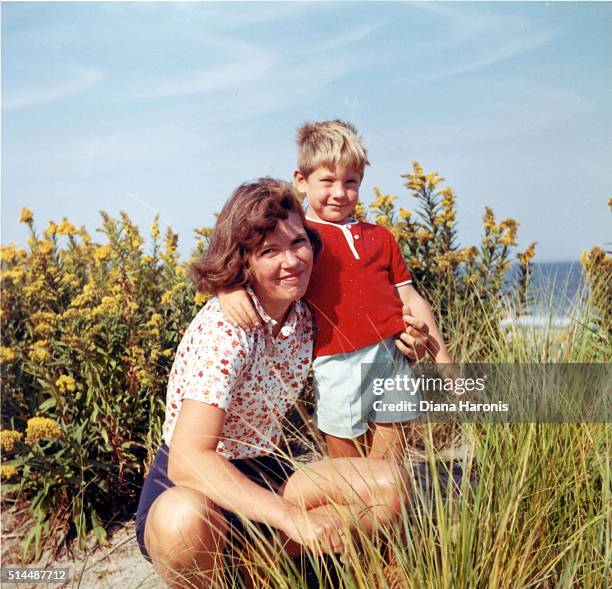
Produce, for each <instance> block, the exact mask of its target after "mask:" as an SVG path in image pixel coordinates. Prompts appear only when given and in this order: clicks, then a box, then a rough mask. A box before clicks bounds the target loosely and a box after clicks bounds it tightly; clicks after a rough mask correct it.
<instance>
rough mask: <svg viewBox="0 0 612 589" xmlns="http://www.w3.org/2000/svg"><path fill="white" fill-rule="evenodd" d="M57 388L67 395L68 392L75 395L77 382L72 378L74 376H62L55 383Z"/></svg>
mask: <svg viewBox="0 0 612 589" xmlns="http://www.w3.org/2000/svg"><path fill="white" fill-rule="evenodd" d="M55 386H56V387H57V388H58V389H59V390H60V392H62V393H66V392H69V393H73V392H74V391H76V382H75V380H74V378H72V376H66V375H65V374H62V375H61V376H60V377H59V378H58V379H57V380H56V381H55Z"/></svg>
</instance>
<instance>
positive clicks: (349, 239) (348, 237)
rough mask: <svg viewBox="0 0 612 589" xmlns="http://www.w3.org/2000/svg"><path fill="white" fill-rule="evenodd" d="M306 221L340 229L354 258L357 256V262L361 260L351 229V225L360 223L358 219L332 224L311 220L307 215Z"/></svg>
mask: <svg viewBox="0 0 612 589" xmlns="http://www.w3.org/2000/svg"><path fill="white" fill-rule="evenodd" d="M306 220H307V221H312V222H313V223H320V224H321V225H331V226H332V227H337V228H338V229H340V230H341V231H342V234H343V235H344V239H346V243H347V244H348V246H349V248H350V250H351V253H352V254H353V256H355V259H356V260H359V259H360V258H359V254H358V253H357V249H356V248H355V241H354V239H353V234H352V233H351V230H350V229H349V227H350V226H351V225H356V224H357V223H359V221H357V219H350V220H348V221H347V222H346V223H331V222H330V221H323V220H321V219H311V218H310V217H309V216H308V215H306Z"/></svg>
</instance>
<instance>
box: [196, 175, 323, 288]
mask: <svg viewBox="0 0 612 589" xmlns="http://www.w3.org/2000/svg"><path fill="white" fill-rule="evenodd" d="M291 211H295V212H296V213H298V214H299V215H300V217H301V219H302V223H304V211H303V210H302V206H301V205H300V201H299V200H298V199H297V198H296V196H295V192H294V190H293V187H292V186H291V184H289V183H287V182H283V181H282V180H275V179H274V178H269V177H266V178H259V179H258V180H256V181H255V182H245V183H244V184H241V185H240V186H239V187H238V188H236V190H234V192H233V194H232V196H231V197H230V199H229V200H228V201H227V202H226V203H225V206H224V207H223V210H222V211H221V213H220V215H219V218H218V219H217V224H216V225H215V229H214V231H213V234H212V237H211V239H210V244H209V246H208V250H207V251H206V255H205V256H204V257H203V258H202V259H200V260H197V261H195V262H193V263H192V264H191V275H192V277H193V280H194V282H195V286H196V289H197V290H198V291H199V292H212V293H216V292H218V291H220V290H225V289H228V288H233V287H237V286H245V285H246V284H248V273H247V260H248V256H249V254H251V253H252V252H253V250H254V249H255V248H256V247H257V246H258V245H259V244H260V243H261V242H262V241H263V240H264V239H265V237H266V235H267V234H268V233H270V232H271V231H274V229H275V228H276V225H277V224H278V222H279V220H281V219H283V220H284V219H287V217H288V216H289V213H290V212H291ZM304 229H305V231H306V234H307V235H308V238H309V239H310V244H311V246H312V249H313V253H314V255H315V256H316V255H317V253H318V252H319V250H320V249H321V240H320V238H319V236H318V235H317V233H316V232H315V231H313V230H312V229H310V228H309V227H307V226H306V224H305V223H304Z"/></svg>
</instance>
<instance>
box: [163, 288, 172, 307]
mask: <svg viewBox="0 0 612 589" xmlns="http://www.w3.org/2000/svg"><path fill="white" fill-rule="evenodd" d="M172 296H173V293H172V291H169V290H168V291H166V292H165V293H164V294H163V295H162V298H161V304H162V305H168V304H170V302H171V301H172Z"/></svg>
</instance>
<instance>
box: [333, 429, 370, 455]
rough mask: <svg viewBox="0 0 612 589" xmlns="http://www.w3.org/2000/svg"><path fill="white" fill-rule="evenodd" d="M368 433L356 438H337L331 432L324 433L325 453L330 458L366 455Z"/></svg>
mask: <svg viewBox="0 0 612 589" xmlns="http://www.w3.org/2000/svg"><path fill="white" fill-rule="evenodd" d="M367 438H368V435H367V434H363V435H361V436H359V437H358V438H339V437H337V436H332V435H331V434H325V440H326V441H327V454H328V456H329V457H330V458H359V457H360V456H367V455H368V449H369V444H368V439H367Z"/></svg>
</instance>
